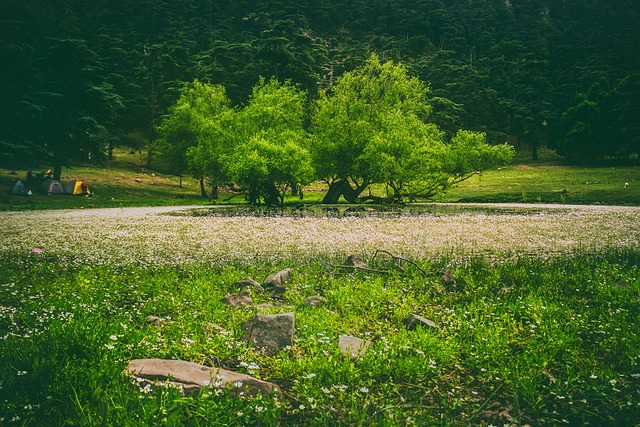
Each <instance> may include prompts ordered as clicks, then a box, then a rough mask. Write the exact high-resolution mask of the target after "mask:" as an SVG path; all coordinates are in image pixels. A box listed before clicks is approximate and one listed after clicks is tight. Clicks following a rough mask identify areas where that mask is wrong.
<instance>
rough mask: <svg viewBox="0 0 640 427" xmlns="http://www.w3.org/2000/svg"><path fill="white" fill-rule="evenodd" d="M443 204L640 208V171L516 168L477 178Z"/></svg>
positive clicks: (630, 168)
mask: <svg viewBox="0 0 640 427" xmlns="http://www.w3.org/2000/svg"><path fill="white" fill-rule="evenodd" d="M625 183H627V184H628V187H626V188H625ZM439 200H441V201H446V202H516V203H538V202H542V203H562V204H564V203H567V204H603V205H639V204H640V168H638V167H633V166H623V167H597V168H584V167H570V166H555V165H547V164H539V165H535V164H530V165H513V166H508V167H505V168H501V169H494V170H490V171H485V172H483V173H482V174H479V175H476V176H474V177H473V178H471V179H469V180H467V181H465V182H463V183H461V184H459V185H458V186H456V187H455V188H453V189H451V190H450V191H449V192H448V193H447V194H445V195H444V196H442V197H441V198H440V199H439Z"/></svg>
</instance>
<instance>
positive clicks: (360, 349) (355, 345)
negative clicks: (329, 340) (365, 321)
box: [338, 335, 371, 358]
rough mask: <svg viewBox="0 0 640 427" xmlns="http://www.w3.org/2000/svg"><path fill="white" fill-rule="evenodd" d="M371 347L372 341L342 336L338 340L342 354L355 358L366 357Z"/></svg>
mask: <svg viewBox="0 0 640 427" xmlns="http://www.w3.org/2000/svg"><path fill="white" fill-rule="evenodd" d="M370 345H371V341H366V340H363V339H361V338H357V337H352V336H351V335H340V337H339V339H338V347H340V351H341V352H342V354H346V355H347V356H351V357H353V358H356V357H360V356H362V355H364V353H365V352H366V351H367V348H369V346H370Z"/></svg>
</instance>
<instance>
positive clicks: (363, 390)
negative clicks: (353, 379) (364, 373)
mask: <svg viewBox="0 0 640 427" xmlns="http://www.w3.org/2000/svg"><path fill="white" fill-rule="evenodd" d="M360 392H361V393H369V389H368V388H367V387H360Z"/></svg>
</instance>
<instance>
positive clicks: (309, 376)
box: [302, 372, 316, 379]
mask: <svg viewBox="0 0 640 427" xmlns="http://www.w3.org/2000/svg"><path fill="white" fill-rule="evenodd" d="M315 376H316V374H314V373H313V372H311V373H310V374H307V375H304V376H303V377H302V378H306V379H311V378H313V377H315Z"/></svg>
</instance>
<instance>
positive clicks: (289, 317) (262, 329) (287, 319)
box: [241, 313, 295, 355]
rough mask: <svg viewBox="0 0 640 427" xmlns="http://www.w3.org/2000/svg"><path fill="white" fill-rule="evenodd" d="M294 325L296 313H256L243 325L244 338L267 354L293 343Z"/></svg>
mask: <svg viewBox="0 0 640 427" xmlns="http://www.w3.org/2000/svg"><path fill="white" fill-rule="evenodd" d="M294 326H295V315H294V313H284V314H256V315H255V316H254V317H252V318H251V319H249V320H247V321H246V322H243V323H242V325H241V327H242V330H243V331H244V333H245V336H244V339H245V340H246V341H247V342H249V343H250V344H251V345H253V346H254V347H256V348H259V349H262V350H263V351H264V352H265V354H267V355H273V354H275V353H277V352H279V351H280V350H282V349H284V348H286V347H290V346H291V345H292V344H293V333H294Z"/></svg>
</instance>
